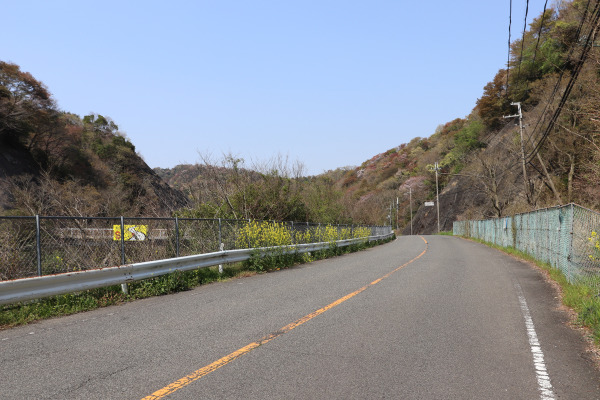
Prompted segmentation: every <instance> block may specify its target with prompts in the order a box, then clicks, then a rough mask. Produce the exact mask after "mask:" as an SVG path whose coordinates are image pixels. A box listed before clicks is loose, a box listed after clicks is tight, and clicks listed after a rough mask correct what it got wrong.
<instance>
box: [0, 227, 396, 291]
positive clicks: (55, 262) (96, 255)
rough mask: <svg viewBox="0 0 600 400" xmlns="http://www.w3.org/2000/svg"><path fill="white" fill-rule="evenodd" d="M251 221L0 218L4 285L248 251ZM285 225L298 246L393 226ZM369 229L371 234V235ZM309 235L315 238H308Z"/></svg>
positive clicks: (0, 267)
mask: <svg viewBox="0 0 600 400" xmlns="http://www.w3.org/2000/svg"><path fill="white" fill-rule="evenodd" d="M254 222H257V221H249V220H226V219H192V218H124V217H116V218H100V217H49V216H32V217H0V280H9V279H18V278H26V277H32V276H42V275H48V274H57V273H65V272H73V271H83V270H90V269H98V268H104V267H112V266H117V265H124V264H130V263H136V262H143V261H153V260H161V259H166V258H172V257H180V256H188V255H193V254H203V253H210V252H215V251H219V250H221V249H223V250H233V249H240V248H248V247H249V246H248V245H247V244H246V243H244V240H240V232H242V230H243V229H244V227H247V226H248V225H249V224H250V223H254ZM259 223H261V224H265V223H266V224H279V226H285V228H286V229H287V230H288V231H289V232H290V237H291V241H292V244H301V243H306V242H307V241H308V240H309V239H310V241H312V242H316V241H319V239H320V238H322V237H323V235H321V234H320V232H321V231H323V229H322V228H324V227H325V226H327V227H329V231H328V232H329V233H330V234H331V230H333V231H334V232H337V236H338V238H339V239H344V238H346V237H343V236H344V235H348V233H350V234H351V235H352V233H353V232H358V229H362V230H361V232H370V236H377V235H384V234H388V233H390V232H391V227H389V226H363V225H321V224H313V223H306V222H283V223H276V222H268V221H267V222H264V221H259ZM365 229H366V230H365ZM306 232H310V233H312V234H311V235H308V234H303V233H306Z"/></svg>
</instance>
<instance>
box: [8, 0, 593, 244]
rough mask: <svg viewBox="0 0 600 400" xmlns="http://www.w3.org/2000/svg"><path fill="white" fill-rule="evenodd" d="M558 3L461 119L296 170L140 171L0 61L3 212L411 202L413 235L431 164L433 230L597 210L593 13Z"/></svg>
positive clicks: (426, 225)
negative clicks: (354, 156) (330, 164)
mask: <svg viewBox="0 0 600 400" xmlns="http://www.w3.org/2000/svg"><path fill="white" fill-rule="evenodd" d="M558 4H559V5H557V6H556V8H548V9H546V10H545V12H544V13H542V14H541V15H539V16H538V17H537V18H535V19H534V21H533V22H532V23H531V25H530V26H529V29H528V30H527V31H526V32H525V33H524V34H523V36H522V37H519V38H518V39H516V40H515V41H513V42H512V43H511V46H510V56H509V63H508V68H506V66H499V67H500V69H499V71H498V72H497V74H496V75H495V76H492V77H490V82H489V83H488V84H487V85H485V87H484V88H482V95H481V97H480V98H479V99H478V100H477V101H476V102H475V104H473V110H472V112H471V113H470V114H469V115H467V116H464V117H462V116H457V117H458V118H456V119H454V120H452V121H450V122H447V123H445V124H442V125H440V126H439V127H438V128H437V129H436V131H435V132H432V135H431V136H429V137H427V138H420V137H417V138H414V139H413V140H411V141H410V142H409V143H405V144H399V145H398V146H397V147H395V148H392V149H389V150H388V151H386V152H384V153H381V154H378V155H376V156H374V157H373V158H372V159H370V160H367V161H365V162H364V163H363V164H362V165H360V166H358V167H344V168H339V169H337V170H334V171H328V172H326V173H323V174H320V175H318V176H310V177H307V176H305V174H304V170H303V166H302V165H301V164H300V163H291V162H289V160H287V159H286V158H285V157H281V156H276V157H274V158H272V159H271V160H270V161H266V162H263V163H261V164H252V165H250V164H249V163H248V162H247V161H246V160H243V159H241V158H239V157H237V156H235V155H232V154H229V155H225V156H223V157H222V158H221V159H217V160H215V159H211V158H210V157H207V156H200V162H199V163H198V164H196V165H181V166H177V167H175V168H173V169H160V168H157V169H155V170H154V172H153V171H151V170H150V169H149V168H148V167H147V166H146V165H145V163H144V162H143V161H142V160H141V159H140V158H139V157H138V156H137V155H136V154H135V147H134V145H133V144H132V143H131V142H130V141H129V140H128V139H127V138H126V137H125V136H124V135H122V134H121V133H120V132H119V129H118V127H117V125H116V124H115V123H114V122H112V121H111V120H110V119H109V118H106V117H103V116H102V115H97V114H93V115H88V116H84V117H82V118H80V117H78V116H76V115H72V114H69V113H68V112H64V111H59V110H57V108H56V106H55V104H54V102H53V100H52V98H51V96H50V94H49V93H48V91H47V89H46V88H45V86H44V85H43V84H42V83H40V82H38V81H37V80H35V79H34V78H33V77H31V76H30V75H29V74H27V73H25V72H22V71H20V69H19V67H18V66H16V65H14V64H8V63H1V64H0V73H1V74H0V141H1V143H2V150H1V151H0V176H2V185H3V188H4V190H3V192H2V193H3V194H2V197H1V198H0V201H1V202H2V204H3V206H4V208H5V209H6V210H7V211H6V212H9V213H29V214H31V213H45V214H52V213H54V214H82V215H83V214H88V215H119V214H122V213H128V214H130V215H131V214H136V215H141V214H145V215H158V214H161V215H165V214H176V215H180V216H194V217H203V218H217V217H218V218H256V219H274V220H295V221H318V222H330V223H335V222H340V223H357V224H358V223H368V224H384V223H389V222H391V223H392V224H393V225H396V224H398V226H399V227H400V228H401V229H403V232H404V233H408V232H410V220H411V211H410V210H411V206H412V213H413V215H412V217H413V228H414V232H415V233H431V232H434V231H436V230H437V224H436V217H437V213H436V207H424V206H423V204H424V202H425V201H432V200H435V196H436V173H435V170H434V165H435V164H436V163H437V164H438V165H439V168H438V170H437V175H438V176H437V178H438V188H439V190H440V202H439V203H440V204H439V205H440V225H441V229H442V230H449V229H451V227H452V222H453V221H454V220H456V219H462V218H489V217H500V216H503V215H508V214H513V213H517V212H523V211H528V210H532V209H536V208H540V207H547V206H553V205H558V204H565V203H569V202H576V203H579V204H581V205H583V206H586V207H589V208H594V209H598V208H600V189H599V186H598V183H599V182H600V147H599V146H600V137H599V136H598V135H599V128H600V53H599V51H600V50H599V49H598V47H600V42H597V41H596V32H597V28H598V21H599V19H600V10H599V7H598V2H591V1H587V0H586V1H584V0H575V1H571V2H561V3H558ZM498 51H499V52H500V51H503V50H502V49H498ZM472 57H473V58H474V59H473V65H476V64H477V62H476V61H477V60H476V57H477V56H476V54H473V55H472ZM519 110H522V115H521V116H522V118H520V117H519ZM507 117H509V118H507ZM520 126H522V129H521V128H520ZM200 150H202V149H200ZM160 178H162V179H164V181H167V182H168V183H169V185H170V187H173V188H174V189H170V187H169V186H167V185H166V184H165V183H164V182H163V180H161V179H160Z"/></svg>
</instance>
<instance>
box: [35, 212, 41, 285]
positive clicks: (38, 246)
mask: <svg viewBox="0 0 600 400" xmlns="http://www.w3.org/2000/svg"><path fill="white" fill-rule="evenodd" d="M35 246H36V251H37V273H38V276H42V243H41V240H40V216H39V215H37V214H36V215H35Z"/></svg>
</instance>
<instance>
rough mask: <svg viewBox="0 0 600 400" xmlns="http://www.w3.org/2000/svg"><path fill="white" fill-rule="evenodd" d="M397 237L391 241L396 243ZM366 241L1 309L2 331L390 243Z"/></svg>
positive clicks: (194, 271)
mask: <svg viewBox="0 0 600 400" xmlns="http://www.w3.org/2000/svg"><path fill="white" fill-rule="evenodd" d="M393 239H394V238H392V239H390V240H393ZM390 240H387V241H377V242H366V243H361V244H357V245H352V246H347V247H337V246H331V247H330V248H329V249H326V250H322V251H316V252H313V253H303V254H292V255H285V254H281V255H275V256H267V257H259V256H258V255H256V256H255V257H252V258H251V259H250V260H248V261H245V262H241V263H234V264H228V265H223V273H222V274H219V270H218V267H207V268H200V269H197V270H193V271H185V272H181V271H176V272H174V273H171V274H168V275H162V276H158V277H156V278H151V279H145V280H142V281H137V282H132V283H130V284H129V285H128V288H129V294H124V293H123V292H122V291H121V286H120V285H115V286H109V287H105V288H99V289H91V290H86V291H83V292H79V293H69V294H64V295H59V296H52V297H47V298H43V299H37V300H32V301H28V302H23V303H15V304H8V305H3V306H0V330H2V329H7V328H11V327H14V326H18V325H25V324H28V323H31V322H35V321H39V320H43V319H48V318H53V317H59V316H65V315H70V314H76V313H79V312H84V311H90V310H94V309H97V308H101V307H107V306H111V305H117V304H122V303H126V302H129V301H134V300H136V299H144V298H148V297H154V296H162V295H166V294H170V293H176V292H182V291H186V290H191V289H193V288H195V287H197V286H200V285H205V284H209V283H212V282H218V281H226V280H229V279H234V278H243V277H247V276H252V275H255V274H257V273H263V272H269V271H274V270H279V269H282V268H288V267H291V266H293V265H297V264H303V263H309V262H312V261H315V260H321V259H324V258H329V257H334V256H337V255H342V254H346V253H350V252H355V251H359V250H363V249H366V248H369V247H373V246H376V245H378V244H383V243H387V242H388V241H390Z"/></svg>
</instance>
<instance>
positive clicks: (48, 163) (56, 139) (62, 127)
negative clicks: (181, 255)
mask: <svg viewBox="0 0 600 400" xmlns="http://www.w3.org/2000/svg"><path fill="white" fill-rule="evenodd" d="M0 189H1V190H0V193H1V195H0V210H2V209H3V210H4V213H8V214H12V215H21V214H24V215H32V214H42V215H84V216H118V215H123V214H125V215H139V214H145V215H168V214H170V213H171V211H172V210H173V209H175V208H179V207H181V206H184V205H186V204H187V200H186V199H185V197H184V196H183V195H182V194H181V193H179V192H177V191H175V190H173V189H172V188H171V187H169V186H168V185H166V184H165V183H164V182H163V181H161V179H160V178H159V177H158V176H157V175H156V174H155V173H154V172H153V171H152V170H151V169H150V168H149V167H148V166H147V165H146V163H145V162H144V161H143V160H142V159H141V158H140V157H139V156H138V155H137V154H136V152H135V146H134V145H133V144H132V143H131V141H129V140H128V139H127V138H126V137H125V136H124V135H123V134H122V133H121V132H120V131H119V127H118V126H117V125H116V124H115V123H114V122H113V121H112V120H111V119H110V118H107V117H104V116H102V115H97V114H91V115H87V116H84V117H83V118H80V117H79V116H77V115H74V114H70V113H68V112H65V111H61V110H59V109H58V108H57V106H56V104H55V101H54V99H53V98H52V96H51V95H50V92H49V91H48V89H47V88H46V87H45V85H44V84H43V83H41V82H40V81H38V80H36V79H35V78H34V77H33V76H31V74H29V73H27V72H23V71H21V70H20V68H19V66H17V65H15V64H11V63H6V62H0Z"/></svg>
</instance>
